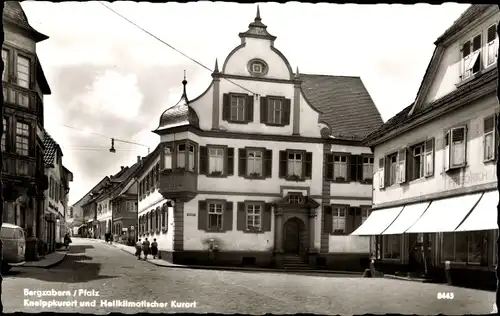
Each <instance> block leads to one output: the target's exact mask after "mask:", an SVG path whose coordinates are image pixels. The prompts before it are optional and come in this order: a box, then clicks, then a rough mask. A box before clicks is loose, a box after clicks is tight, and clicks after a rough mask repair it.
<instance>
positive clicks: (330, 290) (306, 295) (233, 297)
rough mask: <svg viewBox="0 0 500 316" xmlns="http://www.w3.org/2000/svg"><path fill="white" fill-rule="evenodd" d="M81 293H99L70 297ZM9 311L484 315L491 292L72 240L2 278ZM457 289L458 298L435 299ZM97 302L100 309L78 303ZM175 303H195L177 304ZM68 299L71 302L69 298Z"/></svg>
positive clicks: (456, 295) (489, 302) (492, 294)
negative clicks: (60, 252)
mask: <svg viewBox="0 0 500 316" xmlns="http://www.w3.org/2000/svg"><path fill="white" fill-rule="evenodd" d="M26 290H30V291H47V290H49V291H51V290H55V291H70V293H71V296H59V297H57V296H55V297H51V296H44V297H41V298H38V297H36V296H26V295H25V291H26ZM80 290H86V291H87V292H89V293H88V294H91V293H90V292H92V291H94V293H95V292H96V291H98V292H99V293H98V295H99V296H95V297H89V296H76V297H74V296H72V295H73V294H74V293H75V292H74V291H76V293H77V294H78V293H79V292H81V291H80ZM3 291H4V292H3V304H4V306H5V312H8V313H10V312H16V311H22V312H41V311H57V312H86V313H99V314H103V313H108V312H123V313H136V312H140V311H142V312H147V311H149V312H195V313H197V312H198V313H200V312H218V313H248V314H262V313H298V312H306V313H320V314H342V315H352V314H364V313H375V314H384V313H402V314H420V315H425V314H438V313H444V314H458V315H462V314H483V313H489V312H490V311H491V308H492V302H493V299H494V293H492V292H485V291H478V290H471V289H464V288H456V287H449V286H446V285H436V284H424V283H418V282H408V281H400V280H393V279H387V278H386V279H379V278H377V279H363V278H360V277H353V276H338V275H337V276H308V275H297V274H278V273H251V272H235V271H211V270H190V269H173V268H165V267H158V266H155V265H153V264H151V263H149V262H145V261H142V260H141V261H139V260H137V259H136V258H134V257H133V256H132V255H130V254H128V253H125V252H123V251H121V250H119V249H117V248H115V247H113V246H110V245H106V244H103V243H101V242H98V241H92V240H86V239H77V238H75V239H74V240H73V244H72V248H71V250H70V252H69V253H68V256H67V258H66V259H65V260H64V261H63V262H62V263H61V264H60V265H59V266H56V267H54V268H52V269H42V268H31V267H30V268H27V267H21V268H14V269H13V271H12V272H10V273H9V274H8V275H6V276H5V279H4V286H3ZM438 292H453V293H454V299H453V300H438V299H436V296H437V293H438ZM38 300H42V301H45V302H49V301H52V300H55V301H56V302H72V301H77V303H76V304H77V306H76V307H75V306H72V307H54V306H52V307H46V308H41V307H35V306H32V307H30V306H25V303H27V302H28V301H30V302H32V303H33V302H35V301H38ZM94 300H95V301H96V306H95V307H79V306H78V305H79V304H80V302H84V301H87V302H92V301H94ZM102 300H108V301H111V300H128V301H134V302H136V301H142V300H145V301H147V302H154V301H156V302H168V303H169V307H164V308H159V307H157V308H154V307H150V308H147V307H142V308H127V307H101V301H102ZM171 301H177V302H196V307H194V308H190V309H186V308H173V307H171V306H170V305H171V304H170V303H171ZM67 304H69V303H67Z"/></svg>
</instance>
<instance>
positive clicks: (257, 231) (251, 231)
mask: <svg viewBox="0 0 500 316" xmlns="http://www.w3.org/2000/svg"><path fill="white" fill-rule="evenodd" d="M243 233H245V234H263V233H264V231H262V230H256V229H245V230H243Z"/></svg>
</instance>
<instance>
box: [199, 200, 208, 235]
mask: <svg viewBox="0 0 500 316" xmlns="http://www.w3.org/2000/svg"><path fill="white" fill-rule="evenodd" d="M207 227H208V223H207V201H198V230H206V229H207Z"/></svg>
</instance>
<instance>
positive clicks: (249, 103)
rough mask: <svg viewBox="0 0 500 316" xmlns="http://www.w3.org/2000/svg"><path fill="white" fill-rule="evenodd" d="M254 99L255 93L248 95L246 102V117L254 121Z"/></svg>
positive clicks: (247, 119) (248, 120)
mask: <svg viewBox="0 0 500 316" xmlns="http://www.w3.org/2000/svg"><path fill="white" fill-rule="evenodd" d="M253 100H254V96H253V95H249V96H247V101H246V104H245V110H246V113H245V114H246V115H245V119H246V121H247V122H253Z"/></svg>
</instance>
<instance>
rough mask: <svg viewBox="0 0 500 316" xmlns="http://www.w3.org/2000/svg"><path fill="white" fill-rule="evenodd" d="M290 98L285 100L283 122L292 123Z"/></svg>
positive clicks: (284, 123)
mask: <svg viewBox="0 0 500 316" xmlns="http://www.w3.org/2000/svg"><path fill="white" fill-rule="evenodd" d="M290 104H291V100H290V99H284V100H283V116H282V124H283V125H290Z"/></svg>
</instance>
